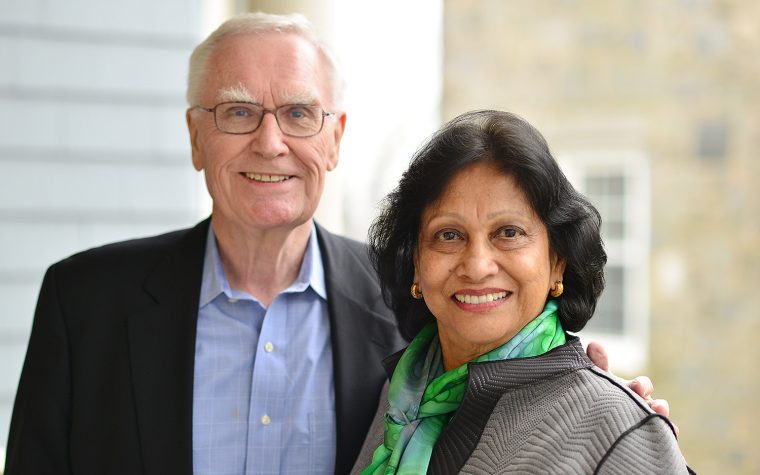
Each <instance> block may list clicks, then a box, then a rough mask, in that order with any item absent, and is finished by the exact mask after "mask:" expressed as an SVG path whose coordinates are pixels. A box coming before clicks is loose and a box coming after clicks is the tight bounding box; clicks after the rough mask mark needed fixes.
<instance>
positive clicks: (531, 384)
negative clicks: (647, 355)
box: [352, 336, 693, 475]
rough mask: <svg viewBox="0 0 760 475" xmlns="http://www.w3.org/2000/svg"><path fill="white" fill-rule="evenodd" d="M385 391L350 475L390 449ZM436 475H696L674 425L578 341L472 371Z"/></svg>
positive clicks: (442, 443) (441, 442)
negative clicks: (379, 449)
mask: <svg viewBox="0 0 760 475" xmlns="http://www.w3.org/2000/svg"><path fill="white" fill-rule="evenodd" d="M399 357H400V353H399V354H396V355H394V356H392V357H390V358H388V360H386V363H387V365H388V366H395V363H396V362H397V361H398V358H399ZM389 369H390V370H391V371H392V368H389ZM387 386H388V385H387V383H386V387H385V389H384V390H383V394H382V395H381V399H380V401H381V403H380V405H379V409H378V412H377V414H376V415H375V419H374V421H373V423H372V427H370V431H369V434H368V435H367V439H366V440H365V442H364V446H363V447H362V451H361V453H360V455H359V458H358V460H357V462H356V465H355V467H354V470H353V472H352V473H358V472H359V471H361V470H362V469H363V468H365V467H366V466H367V465H369V462H370V460H371V459H372V452H373V451H374V450H375V448H377V447H378V446H379V445H380V443H382V440H383V415H384V414H385V412H386V411H387V409H388V402H387ZM428 473H430V474H453V473H471V474H484V475H485V474H489V475H490V474H496V473H514V474H518V473H519V474H542V475H543V474H626V475H629V474H663V475H665V474H668V475H671V474H685V473H693V472H692V471H691V470H690V469H689V468H688V467H687V466H686V462H685V460H684V458H683V456H682V455H681V452H680V450H679V449H678V444H677V442H676V438H675V435H674V432H673V427H672V425H671V424H670V422H669V421H668V420H667V419H666V418H664V417H662V416H659V415H657V414H655V413H653V412H652V410H651V409H649V406H647V404H646V403H644V402H643V401H642V399H641V398H639V397H638V396H637V395H635V394H634V393H633V392H632V391H631V390H629V389H628V388H627V387H626V386H625V385H623V384H621V383H620V382H619V381H618V380H616V379H615V378H613V377H612V376H610V375H609V374H607V373H605V372H603V371H601V370H600V369H599V368H597V367H595V366H594V365H593V363H591V361H590V360H589V359H588V357H587V356H586V354H585V352H584V351H583V347H582V346H581V344H580V341H579V340H578V338H576V337H572V336H570V337H568V341H567V343H566V344H564V345H562V346H560V347H557V348H555V349H553V350H552V351H550V352H548V353H546V354H544V355H541V356H537V357H533V358H521V359H511V360H505V361H495V362H489V363H474V364H471V365H470V377H469V381H468V387H467V391H466V393H465V396H464V399H463V400H462V404H461V406H460V407H459V409H458V410H457V412H456V413H455V414H454V416H453V418H452V419H451V421H450V422H449V425H448V426H447V427H446V429H444V431H443V433H442V434H441V437H440V438H439V439H438V442H437V443H436V445H435V447H434V448H433V454H432V457H431V460H430V466H429V467H428Z"/></svg>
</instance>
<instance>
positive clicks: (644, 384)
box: [628, 376, 654, 399]
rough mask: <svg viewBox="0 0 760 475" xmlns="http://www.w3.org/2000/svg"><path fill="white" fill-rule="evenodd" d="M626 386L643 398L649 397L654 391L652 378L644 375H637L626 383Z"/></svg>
mask: <svg viewBox="0 0 760 475" xmlns="http://www.w3.org/2000/svg"><path fill="white" fill-rule="evenodd" d="M628 387H629V388H631V389H632V390H633V392H635V393H636V394H638V395H639V396H641V397H643V398H644V399H649V397H650V396H651V395H652V393H653V392H654V385H653V384H652V380H651V379H649V378H648V377H646V376H637V377H636V378H635V379H634V380H633V381H631V382H629V383H628Z"/></svg>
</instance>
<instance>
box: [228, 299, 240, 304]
mask: <svg viewBox="0 0 760 475" xmlns="http://www.w3.org/2000/svg"><path fill="white" fill-rule="evenodd" d="M227 301H228V302H229V303H235V302H237V301H238V299H227Z"/></svg>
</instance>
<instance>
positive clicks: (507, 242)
mask: <svg viewBox="0 0 760 475" xmlns="http://www.w3.org/2000/svg"><path fill="white" fill-rule="evenodd" d="M564 267H565V265H564V262H562V261H559V260H558V259H556V258H555V257H553V256H552V253H551V252H550V250H549V238H548V235H547V232H546V227H545V226H544V224H543V222H541V219H540V218H539V217H538V216H537V215H536V213H535V212H534V210H533V208H532V207H531V205H530V202H529V201H528V199H527V197H526V196H525V194H524V193H523V192H522V190H520V188H518V186H517V183H516V181H515V180H514V179H513V178H512V177H511V176H509V175H505V174H504V173H502V172H501V171H500V170H498V169H497V168H495V166H494V165H492V164H487V163H476V164H474V165H472V166H469V167H467V168H465V169H464V170H462V171H461V172H459V173H458V174H457V175H455V176H454V178H453V179H452V181H451V182H450V183H449V184H448V186H447V187H446V188H445V189H444V191H443V194H442V195H441V197H440V199H439V200H438V201H436V202H434V203H432V204H431V205H430V206H428V208H427V209H425V211H424V212H423V214H422V221H421V223H420V234H419V243H418V248H417V255H416V258H415V281H416V282H419V287H420V290H421V291H422V294H423V298H424V299H425V304H426V305H427V307H428V308H429V309H430V311H431V312H432V314H433V315H434V316H435V318H436V320H437V323H438V333H439V337H440V340H441V348H442V351H443V359H444V366H445V368H446V369H447V370H449V369H452V368H455V367H457V366H459V365H461V364H463V363H465V362H467V361H470V360H472V359H473V358H475V357H477V356H479V355H482V354H484V353H487V352H488V351H490V350H492V349H494V348H496V347H498V346H501V345H502V344H503V343H505V342H506V341H508V340H509V339H510V338H512V337H513V336H514V335H515V334H517V332H518V331H520V329H521V328H522V327H523V326H525V325H526V324H527V323H528V322H529V321H530V320H532V319H533V318H535V317H536V316H537V315H538V314H540V313H541V311H542V310H543V307H544V304H545V303H546V298H547V295H548V293H549V290H550V288H551V287H552V284H553V283H554V282H555V281H557V280H562V272H563V271H564Z"/></svg>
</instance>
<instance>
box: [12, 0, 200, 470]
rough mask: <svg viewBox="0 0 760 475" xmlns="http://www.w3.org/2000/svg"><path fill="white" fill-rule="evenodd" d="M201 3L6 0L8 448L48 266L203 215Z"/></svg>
mask: <svg viewBox="0 0 760 475" xmlns="http://www.w3.org/2000/svg"><path fill="white" fill-rule="evenodd" d="M201 1H202V0H190V1H184V0H183V1H180V0H164V1H161V2H156V1H154V0H131V1H128V2H125V1H115V0H66V1H64V0H24V1H13V0H4V1H1V2H0V308H1V310H0V448H2V447H4V446H5V443H6V440H7V434H8V423H9V418H10V411H11V407H12V404H13V398H14V395H15V391H16V385H17V383H18V377H19V372H20V369H21V364H22V361H23V357H24V353H25V350H26V344H27V339H28V337H29V330H30V327H31V321H32V316H33V312H34V305H35V302H36V296H37V291H38V289H39V285H40V282H41V278H42V275H43V273H44V271H45V268H46V267H47V266H49V265H50V264H51V263H53V262H55V261H57V260H59V259H61V258H63V257H65V256H67V255H69V254H72V253H74V252H76V251H79V250H82V249H86V248H89V247H92V246H96V245H99V244H103V243H105V242H110V241H115V240H121V239H126V238H131V237H137V236H145V235H149V234H155V233H158V232H163V231H167V230H170V229H174V228H178V227H183V226H187V225H190V224H192V223H194V222H195V221H196V220H197V219H198V217H199V216H200V214H201V213H202V211H201V198H200V196H202V194H203V185H202V182H201V180H200V179H199V176H198V175H197V174H196V173H195V171H194V170H193V169H192V166H191V164H190V154H189V146H188V142H187V134H186V132H185V124H184V109H185V108H186V104H185V100H184V91H185V77H186V69H187V59H188V57H189V54H190V51H191V50H192V48H193V46H194V45H195V44H196V43H197V41H198V40H199V39H200V36H201V28H202V25H201V20H202V19H201V14H200V12H201ZM1 454H2V450H0V455H1ZM0 458H1V457H0ZM0 470H2V468H1V466H0Z"/></svg>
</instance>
